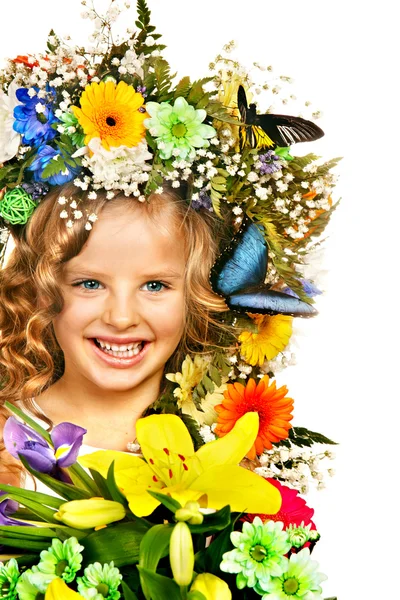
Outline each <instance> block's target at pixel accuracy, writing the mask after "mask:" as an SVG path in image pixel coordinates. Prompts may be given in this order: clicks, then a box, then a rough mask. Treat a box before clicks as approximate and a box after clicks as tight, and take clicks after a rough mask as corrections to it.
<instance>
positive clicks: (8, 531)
mask: <svg viewBox="0 0 400 600" xmlns="http://www.w3.org/2000/svg"><path fill="white" fill-rule="evenodd" d="M0 535H4V536H6V537H8V536H10V537H14V538H15V539H27V540H29V539H31V538H33V539H36V541H45V540H46V538H50V539H52V538H54V537H57V534H56V533H55V531H54V530H53V529H50V528H49V527H34V526H33V525H32V526H30V525H27V526H25V525H2V526H1V527H0ZM38 538H39V540H38ZM50 543H51V542H50Z"/></svg>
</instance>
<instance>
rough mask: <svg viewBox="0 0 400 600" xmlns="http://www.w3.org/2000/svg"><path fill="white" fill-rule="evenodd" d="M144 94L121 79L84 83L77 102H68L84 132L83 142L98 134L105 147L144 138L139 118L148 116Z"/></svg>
mask: <svg viewBox="0 0 400 600" xmlns="http://www.w3.org/2000/svg"><path fill="white" fill-rule="evenodd" d="M143 102H144V98H143V96H142V95H141V94H139V93H138V92H135V90H134V88H133V87H132V86H130V85H128V84H127V83H125V82H124V81H120V82H119V83H118V84H116V83H115V82H114V81H106V82H104V81H101V82H100V83H91V84H89V85H87V86H86V87H85V91H84V92H83V94H82V96H81V99H80V105H81V108H79V107H78V106H72V107H71V108H72V110H73V112H74V115H75V116H76V118H77V119H78V122H79V124H80V125H81V127H82V129H83V131H84V132H85V134H86V137H85V144H86V145H87V144H88V143H89V142H90V140H92V139H93V138H100V139H101V143H102V145H103V147H104V148H105V149H106V150H109V149H110V146H127V147H128V148H132V147H133V146H137V145H138V144H139V142H140V141H141V140H142V139H143V138H144V136H145V132H146V129H145V127H144V125H143V121H144V120H145V119H147V118H148V117H149V115H148V114H147V112H146V110H145V108H144V107H143Z"/></svg>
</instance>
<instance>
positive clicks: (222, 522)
mask: <svg viewBox="0 0 400 600" xmlns="http://www.w3.org/2000/svg"><path fill="white" fill-rule="evenodd" d="M230 523H231V507H230V506H224V507H223V508H221V509H220V510H217V512H215V513H211V514H210V515H204V521H203V522H202V523H201V524H200V525H190V523H188V525H189V529H190V531H191V532H192V533H213V532H215V531H221V530H222V529H225V527H228V526H229V525H230Z"/></svg>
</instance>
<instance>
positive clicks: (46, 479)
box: [20, 456, 92, 508]
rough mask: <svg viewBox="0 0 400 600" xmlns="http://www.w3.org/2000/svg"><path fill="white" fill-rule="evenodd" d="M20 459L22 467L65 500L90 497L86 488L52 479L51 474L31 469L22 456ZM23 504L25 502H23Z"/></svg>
mask: <svg viewBox="0 0 400 600" xmlns="http://www.w3.org/2000/svg"><path fill="white" fill-rule="evenodd" d="M20 460H21V462H22V464H23V465H24V467H25V468H26V469H27V471H29V473H31V475H33V476H34V477H36V479H38V480H39V481H41V482H42V483H44V484H45V485H47V487H49V488H50V489H51V490H53V492H55V493H56V494H58V495H59V496H61V497H62V498H65V500H68V501H69V500H83V499H86V498H91V497H92V494H91V493H90V492H88V491H86V490H83V489H81V488H78V487H76V486H75V485H71V484H69V483H64V482H63V481H58V479H54V477H51V475H47V474H46V473H39V471H35V469H32V467H30V465H29V464H28V462H27V461H26V459H25V458H24V457H23V456H20ZM24 506H25V504H24ZM28 508H30V507H28Z"/></svg>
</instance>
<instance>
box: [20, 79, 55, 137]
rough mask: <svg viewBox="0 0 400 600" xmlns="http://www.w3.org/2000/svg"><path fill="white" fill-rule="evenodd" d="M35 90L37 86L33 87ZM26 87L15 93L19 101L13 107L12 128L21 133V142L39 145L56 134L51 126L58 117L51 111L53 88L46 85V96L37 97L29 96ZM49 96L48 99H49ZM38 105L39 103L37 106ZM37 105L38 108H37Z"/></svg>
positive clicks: (37, 89)
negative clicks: (13, 118)
mask: <svg viewBox="0 0 400 600" xmlns="http://www.w3.org/2000/svg"><path fill="white" fill-rule="evenodd" d="M33 89H34V90H35V91H36V92H38V91H39V88H38V87H34V88H33ZM28 91H29V90H28V89H27V88H19V89H18V90H17V91H16V93H15V95H16V96H17V100H19V102H21V104H18V106H16V107H15V108H14V117H15V121H14V124H13V128H14V130H15V131H17V132H18V133H20V134H21V135H22V143H23V144H27V145H28V146H40V144H43V143H46V142H48V141H50V140H52V139H53V138H55V136H56V135H57V132H56V130H55V129H54V128H53V127H52V125H53V123H57V122H58V119H57V118H56V117H55V115H54V112H53V99H54V98H55V94H56V92H55V89H54V88H51V87H50V86H47V88H46V91H47V92H48V97H47V98H38V96H37V95H35V96H33V98H31V97H30V96H29V94H28ZM49 98H50V99H49ZM38 105H40V106H39V107H38ZM37 107H38V108H39V109H40V110H39V111H38V110H37Z"/></svg>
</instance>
